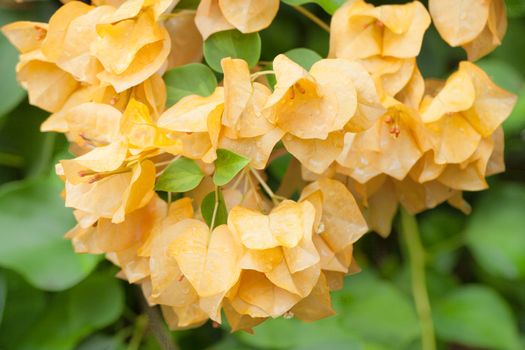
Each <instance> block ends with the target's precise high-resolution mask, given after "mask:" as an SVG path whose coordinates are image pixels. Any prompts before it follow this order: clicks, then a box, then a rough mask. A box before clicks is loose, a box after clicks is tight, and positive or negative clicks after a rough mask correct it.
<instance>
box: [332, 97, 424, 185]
mask: <svg viewBox="0 0 525 350" xmlns="http://www.w3.org/2000/svg"><path fill="white" fill-rule="evenodd" d="M385 105H386V106H388V110H387V112H386V113H385V115H384V116H382V117H381V118H380V119H379V120H378V121H377V122H376V124H375V125H374V126H373V127H372V128H370V129H368V130H366V131H364V132H362V133H358V134H350V133H349V134H346V135H345V149H344V151H343V152H342V153H341V155H340V156H339V157H338V159H337V163H338V164H339V165H341V167H340V168H339V170H340V171H341V172H342V173H344V174H346V175H348V176H350V177H352V178H353V179H355V180H357V181H359V182H361V183H365V182H367V181H369V180H370V179H372V178H373V177H375V176H377V175H379V174H387V175H389V176H392V177H394V178H396V179H398V180H402V179H403V178H404V177H406V176H407V174H408V172H409V171H410V169H411V168H412V167H413V166H414V164H415V163H416V162H417V161H418V160H419V158H420V157H421V155H422V154H423V149H422V148H421V146H420V145H419V142H418V138H417V136H416V133H417V132H418V131H419V129H420V128H421V124H422V123H421V121H420V119H419V115H418V114H417V112H416V111H414V110H412V109H410V108H408V107H406V106H405V105H404V104H401V103H399V102H397V101H395V100H393V99H391V100H389V101H387V102H385Z"/></svg>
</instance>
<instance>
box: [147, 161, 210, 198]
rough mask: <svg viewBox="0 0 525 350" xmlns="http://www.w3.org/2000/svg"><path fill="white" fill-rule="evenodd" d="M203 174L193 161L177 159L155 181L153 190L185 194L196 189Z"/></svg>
mask: <svg viewBox="0 0 525 350" xmlns="http://www.w3.org/2000/svg"><path fill="white" fill-rule="evenodd" d="M203 178H204V173H203V172H202V170H201V169H200V168H199V166H198V165H197V163H195V161H194V160H192V159H188V158H184V157H181V158H178V159H176V160H174V161H173V162H171V164H170V165H168V167H167V168H166V170H164V172H163V173H162V175H161V176H160V177H159V179H158V180H157V184H156V185H155V189H156V190H157V191H166V192H187V191H191V190H193V189H194V188H195V187H197V186H198V185H199V184H200V182H201V181H202V179H203Z"/></svg>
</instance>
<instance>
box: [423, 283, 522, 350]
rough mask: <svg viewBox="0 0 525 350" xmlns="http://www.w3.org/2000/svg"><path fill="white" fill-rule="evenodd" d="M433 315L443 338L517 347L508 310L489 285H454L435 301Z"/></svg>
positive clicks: (475, 345)
mask: <svg viewBox="0 0 525 350" xmlns="http://www.w3.org/2000/svg"><path fill="white" fill-rule="evenodd" d="M433 316H434V323H435V327H436V331H437V335H438V337H439V338H441V339H442V340H446V341H450V342H455V343H460V344H462V345H466V346H471V347H482V348H488V349H520V345H519V337H518V332H517V329H516V325H515V324H516V322H515V320H514V319H513V316H512V313H511V310H510V308H509V306H508V305H507V304H506V303H505V301H504V300H503V299H502V298H501V297H500V296H499V295H498V294H497V293H496V292H495V291H493V290H492V289H490V288H487V287H484V286H474V285H472V286H466V287H461V288H459V289H456V290H454V291H452V292H451V293H450V294H449V295H447V296H446V297H445V298H443V299H442V300H441V301H439V302H438V303H436V304H435V306H434V307H433Z"/></svg>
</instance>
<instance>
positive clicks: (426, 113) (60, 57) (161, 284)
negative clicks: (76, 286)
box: [2, 0, 516, 332]
mask: <svg viewBox="0 0 525 350" xmlns="http://www.w3.org/2000/svg"><path fill="white" fill-rule="evenodd" d="M177 3H178V1H176V0H128V1H122V0H97V1H93V5H87V4H85V3H83V2H79V1H67V3H66V4H65V5H64V6H62V7H61V8H60V9H59V10H58V11H57V12H56V13H55V14H54V15H53V16H52V17H51V19H50V21H49V23H37V22H16V23H12V24H9V25H7V26H4V27H3V28H2V32H3V33H4V34H5V35H6V36H7V38H8V39H9V41H10V42H11V43H12V44H13V45H14V46H15V47H16V48H17V49H18V51H19V52H20V62H19V63H18V65H17V77H18V80H19V81H20V83H21V85H22V86H23V87H25V88H26V89H27V91H28V95H29V102H30V103H31V104H33V105H36V106H38V107H41V108H43V109H45V110H46V111H49V112H51V113H52V114H51V116H50V117H49V118H48V119H47V120H46V121H45V122H44V123H43V124H42V127H41V128H42V130H43V131H55V132H61V133H64V134H65V135H66V137H67V139H68V141H69V142H70V151H71V153H72V154H73V155H74V156H73V158H72V159H67V160H62V161H60V163H59V164H58V165H57V166H56V172H57V174H58V175H59V176H60V178H61V179H62V180H63V181H64V182H65V190H64V192H63V197H64V199H65V204H66V206H67V207H70V208H73V209H74V215H75V218H76V220H77V225H76V226H75V228H73V229H72V230H71V231H70V232H68V234H67V235H66V237H67V238H69V239H71V240H72V242H73V246H74V248H75V250H76V251H77V252H81V253H92V254H106V257H107V259H109V260H110V261H112V262H113V263H114V264H116V265H117V266H119V267H120V269H121V271H120V272H119V277H121V278H124V279H126V280H127V281H129V282H130V283H136V284H139V285H140V286H141V288H142V290H143V293H144V296H145V297H146V299H147V301H148V303H149V304H151V305H160V306H161V309H162V312H163V315H164V318H165V319H166V321H167V323H168V326H169V327H170V328H171V329H185V328H190V327H196V326H199V325H202V324H203V323H204V322H206V321H207V320H208V319H211V320H213V321H215V322H217V323H221V322H222V311H224V315H225V316H226V317H227V319H228V322H229V324H230V325H231V327H232V329H233V330H245V331H247V332H252V327H254V326H256V325H258V324H260V323H262V322H263V321H264V320H266V319H268V318H276V317H297V318H299V319H301V320H304V321H315V320H318V319H321V318H324V317H327V316H330V315H332V314H333V313H334V310H333V309H332V305H331V299H330V291H333V290H337V289H340V288H342V286H343V283H344V281H343V278H344V276H345V275H347V274H352V273H356V272H358V271H359V266H358V265H357V264H356V261H355V260H354V258H353V253H354V243H355V242H356V241H357V240H358V239H360V238H361V237H362V236H363V235H364V234H365V233H366V232H367V231H369V230H374V231H376V232H378V233H379V234H381V235H383V236H386V235H388V234H389V233H390V230H391V226H392V220H393V218H394V216H395V214H396V211H397V209H398V207H399V206H400V205H401V206H403V207H404V208H405V209H406V210H407V211H408V212H409V213H412V214H416V213H419V212H421V211H424V210H426V209H429V208H433V207H435V206H437V205H439V204H440V203H443V202H445V201H448V202H449V203H450V204H451V205H452V206H454V207H456V208H458V209H460V210H462V211H463V212H465V213H468V212H470V210H471V208H470V206H469V204H468V203H467V202H466V201H465V200H464V199H463V197H462V193H463V191H478V190H482V189H485V188H487V186H488V185H487V182H486V177H487V176H489V175H492V174H495V173H498V172H501V171H503V170H504V163H503V145H504V140H503V131H502V128H501V124H502V123H503V121H504V120H505V119H506V118H507V117H508V116H509V114H510V113H511V111H512V108H513V106H514V104H515V102H516V97H515V96H513V95H512V94H510V93H508V92H506V91H504V90H502V89H500V88H499V87H497V86H496V85H495V84H494V83H493V82H492V81H491V80H490V78H489V77H488V76H487V74H485V73H484V72H483V71H482V70H481V69H480V68H478V67H477V66H475V65H474V64H472V63H469V62H461V63H460V64H459V69H458V70H457V72H455V73H454V74H452V75H451V76H450V77H449V78H448V79H447V80H446V81H439V80H424V78H423V76H422V74H421V72H420V70H419V68H418V66H417V56H418V55H419V53H420V50H421V47H422V41H423V37H424V34H425V31H426V30H427V28H428V27H429V25H430V16H429V14H428V13H427V11H426V9H425V7H424V6H423V5H422V3H421V2H419V1H413V2H409V3H406V4H403V5H383V6H377V7H375V6H373V5H371V4H368V3H366V2H365V1H363V0H349V1H347V2H346V3H345V4H344V5H343V6H341V7H340V8H339V9H338V10H337V11H336V13H335V14H334V16H333V18H332V21H331V27H330V31H331V32H330V50H329V55H328V56H329V58H326V59H320V60H319V61H317V62H315V63H313V65H312V66H311V68H310V69H309V71H307V70H305V69H303V67H302V66H301V65H299V64H298V63H296V62H294V61H293V60H291V59H290V58H288V57H287V56H286V55H278V56H277V57H275V59H274V60H273V62H272V70H268V71H261V69H262V66H265V65H266V63H265V64H263V62H261V64H259V65H258V66H256V67H254V68H250V66H249V64H248V63H247V62H246V61H244V60H242V59H238V58H230V57H226V58H223V59H222V61H221V67H222V71H223V73H224V79H223V81H222V82H221V83H220V84H219V86H217V87H216V88H215V90H214V91H213V93H211V94H209V95H208V96H201V95H196V94H191V95H188V96H185V97H183V98H181V99H180V100H178V102H176V103H175V104H174V105H173V106H166V101H167V95H168V93H167V87H166V85H165V83H164V80H163V78H162V75H163V74H164V72H165V71H166V70H167V69H171V68H173V67H176V66H179V65H183V64H186V63H190V62H199V61H201V59H202V55H203V52H202V44H203V40H205V39H207V38H208V37H209V36H210V35H212V34H213V33H216V32H219V31H224V30H230V29H237V30H239V31H240V32H242V33H252V32H256V31H259V30H262V29H264V28H266V27H268V26H269V25H270V24H271V22H272V20H273V18H274V17H275V16H276V13H277V11H278V9H279V3H280V2H279V1H278V0H260V1H255V0H243V1H241V0H202V1H201V2H200V3H199V6H198V9H197V11H196V12H195V11H188V10H179V9H175V10H174V8H175V6H176V5H177ZM429 7H430V12H431V14H432V17H433V19H434V22H435V24H436V27H437V29H438V31H439V32H440V34H441V35H442V37H443V38H444V39H445V40H446V41H447V42H448V43H449V44H451V45H452V46H462V47H464V48H465V50H467V53H468V57H469V59H470V60H475V59H477V58H479V57H482V56H483V55H485V54H487V53H489V52H490V51H491V50H492V49H493V48H495V47H496V46H497V45H499V44H500V43H501V40H502V37H503V35H504V33H505V30H506V18H505V5H504V1H503V0H463V1H450V0H430V1H429ZM299 10H301V9H299ZM303 10H304V9H303ZM172 11H173V12H172ZM285 34H286V33H284V34H283V35H285ZM268 75H274V76H275V81H276V84H275V86H274V87H273V86H272V84H269V83H268V82H269V81H271V79H268V80H265V79H264V77H265V76H268ZM198 78H199V77H195V79H198ZM170 92H171V91H170ZM170 97H172V96H170ZM220 149H225V150H227V151H230V152H234V153H236V154H238V155H240V156H244V157H246V158H248V159H249V164H248V165H247V166H246V167H244V168H243V169H239V167H238V164H235V159H236V158H238V157H234V156H232V155H231V154H230V153H228V152H223V150H220ZM218 150H220V151H219V152H218ZM224 154H226V156H224ZM290 155H291V156H292V159H290V162H289V165H288V168H287V170H286V173H285V174H284V176H283V178H282V181H281V183H280V188H279V189H277V190H275V189H274V188H273V185H274V182H273V180H275V178H276V176H275V175H276V174H275V171H274V170H275V168H273V165H272V166H271V167H269V163H272V162H276V164H280V162H282V161H288V156H290ZM218 156H221V158H220V159H219V160H220V161H217V158H218ZM181 157H185V158H189V159H191V160H192V161H194V162H195V164H196V166H198V167H199V170H200V173H199V175H198V176H199V180H200V183H199V185H198V186H197V187H196V188H194V189H192V190H191V191H189V192H186V193H181V194H177V198H178V200H176V201H172V200H171V198H172V197H174V196H173V195H172V194H171V193H169V194H167V196H165V197H164V196H163V198H166V199H167V200H163V199H161V198H160V196H159V195H157V193H156V192H155V184H156V182H157V178H159V177H163V179H162V180H163V181H164V180H166V178H168V177H169V176H175V178H176V179H175V180H181V181H185V180H187V178H191V177H192V174H191V172H192V169H189V170H188V169H182V170H181V169H175V170H174V168H176V167H169V166H170V164H171V163H172V162H173V161H174V160H175V159H177V160H179V158H181ZM225 158H226V159H225ZM230 158H231V159H230ZM232 159H233V160H232ZM180 160H185V161H188V159H180ZM181 163H184V162H181ZM186 164H188V163H186ZM175 165H176V164H175ZM243 165H244V164H243ZM167 167H169V171H165V170H166V169H168V168H167ZM221 167H222V168H221ZM280 167H281V165H279V166H278V167H277V168H280ZM269 168H270V171H268V172H266V170H268V169H269ZM219 169H220V170H221V171H223V172H231V175H232V177H233V179H232V180H231V181H230V182H229V183H227V184H224V185H223V186H216V185H215V184H214V179H215V175H216V174H217V173H218V172H219ZM172 171H173V173H172ZM177 171H180V172H179V173H177ZM166 174H168V175H169V176H165V175H166ZM267 177H268V178H271V180H272V183H270V185H269V184H267V183H266V178H267ZM277 177H279V176H277ZM190 180H194V179H190ZM190 180H188V182H192V181H190ZM274 190H275V193H274ZM210 193H212V194H213V193H215V194H219V193H220V196H217V197H215V198H216V200H217V203H213V208H212V209H213V211H212V212H211V213H209V211H210V208H209V206H210V205H209V204H210V203H209V202H207V201H208V200H209V198H210V197H207V196H209V194H210ZM294 194H300V198H299V200H298V201H293V200H290V199H287V198H289V197H291V196H292V195H294ZM205 198H206V200H205ZM222 199H224V203H223V202H222ZM225 211H226V212H227V213H225ZM210 214H211V215H212V216H213V218H212V220H211V222H213V223H214V224H217V227H214V225H212V224H210V226H213V227H210V226H208V225H207V224H206V222H208V221H209V215H210ZM204 219H205V220H204ZM219 221H220V222H219Z"/></svg>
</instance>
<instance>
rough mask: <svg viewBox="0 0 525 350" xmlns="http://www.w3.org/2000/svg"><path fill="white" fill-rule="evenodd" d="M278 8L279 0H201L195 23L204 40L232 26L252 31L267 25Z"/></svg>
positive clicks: (244, 30)
mask: <svg viewBox="0 0 525 350" xmlns="http://www.w3.org/2000/svg"><path fill="white" fill-rule="evenodd" d="M240 9H242V10H240ZM278 10H279V0H260V1H248V2H246V1H239V0H203V1H201V2H200V4H199V7H198V8H197V14H196V16H195V23H196V24H197V27H198V28H199V30H200V32H201V34H202V37H203V38H204V39H205V40H206V39H207V38H208V37H209V36H210V35H212V34H213V33H216V32H220V31H223V30H228V29H233V28H236V29H238V30H239V31H240V32H242V33H252V32H258V31H260V30H263V29H265V28H266V27H268V26H269V25H270V24H271V23H272V21H273V19H274V17H275V15H276V14H277V11H278Z"/></svg>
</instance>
